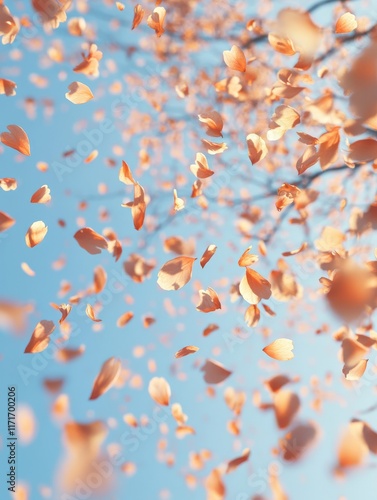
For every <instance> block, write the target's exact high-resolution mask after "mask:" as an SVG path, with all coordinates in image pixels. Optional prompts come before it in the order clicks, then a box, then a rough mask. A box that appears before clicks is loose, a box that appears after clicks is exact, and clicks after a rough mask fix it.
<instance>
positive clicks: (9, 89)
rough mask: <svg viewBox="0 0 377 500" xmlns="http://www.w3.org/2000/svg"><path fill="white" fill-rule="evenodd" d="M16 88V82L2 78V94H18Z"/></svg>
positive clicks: (0, 80) (0, 88) (0, 84)
mask: <svg viewBox="0 0 377 500" xmlns="http://www.w3.org/2000/svg"><path fill="white" fill-rule="evenodd" d="M16 88H17V84H16V83H14V82H12V81H11V80H6V79H5V78H0V94H5V95H6V96H12V95H16V90H15V89H16Z"/></svg>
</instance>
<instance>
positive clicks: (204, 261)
mask: <svg viewBox="0 0 377 500" xmlns="http://www.w3.org/2000/svg"><path fill="white" fill-rule="evenodd" d="M216 250H217V246H216V245H208V247H207V249H206V250H205V252H204V253H203V255H202V258H201V259H200V265H201V266H202V268H203V267H204V266H205V265H206V264H207V262H208V261H209V260H210V259H212V257H213V256H214V255H215V252H216Z"/></svg>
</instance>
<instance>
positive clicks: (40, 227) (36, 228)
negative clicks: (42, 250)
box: [25, 220, 48, 248]
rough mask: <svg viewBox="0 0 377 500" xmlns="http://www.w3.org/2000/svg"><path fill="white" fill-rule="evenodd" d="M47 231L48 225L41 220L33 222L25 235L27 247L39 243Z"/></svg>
mask: <svg viewBox="0 0 377 500" xmlns="http://www.w3.org/2000/svg"><path fill="white" fill-rule="evenodd" d="M47 231H48V227H47V226H46V225H45V223H44V222H43V221H41V220H38V221H36V222H33V224H32V225H31V226H30V227H29V229H28V230H27V233H26V235H25V242H26V245H27V246H28V247H29V248H33V247H35V246H36V245H39V243H41V242H42V241H43V240H44V237H45V236H46V234H47Z"/></svg>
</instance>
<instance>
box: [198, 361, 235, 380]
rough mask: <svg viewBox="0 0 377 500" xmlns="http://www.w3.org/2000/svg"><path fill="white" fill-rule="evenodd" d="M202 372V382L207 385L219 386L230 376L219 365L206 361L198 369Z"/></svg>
mask: <svg viewBox="0 0 377 500" xmlns="http://www.w3.org/2000/svg"><path fill="white" fill-rule="evenodd" d="M200 370H201V371H202V372H204V380H205V381H206V382H207V384H220V383H221V382H223V381H224V380H225V379H227V378H228V377H229V375H231V374H232V372H231V371H229V370H227V369H226V368H225V367H224V366H223V365H222V364H221V363H219V362H217V361H212V360H211V359H207V360H206V362H205V364H204V365H203V366H202V367H201V369H200Z"/></svg>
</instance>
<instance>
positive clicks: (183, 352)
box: [175, 345, 199, 358]
mask: <svg viewBox="0 0 377 500" xmlns="http://www.w3.org/2000/svg"><path fill="white" fill-rule="evenodd" d="M197 351H199V347H196V346H194V345H187V346H186V347H182V349H179V351H177V352H176V353H175V357H176V358H183V357H184V356H188V355H189V354H194V353H195V352H197Z"/></svg>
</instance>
